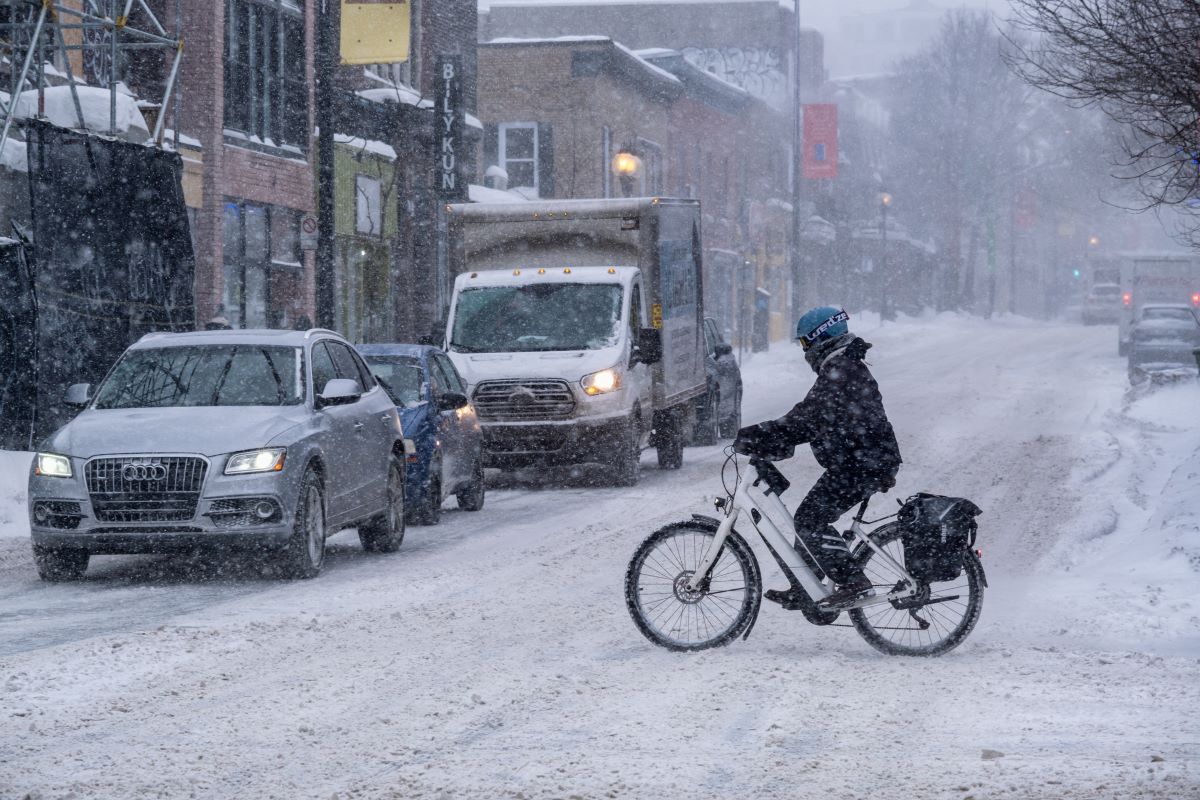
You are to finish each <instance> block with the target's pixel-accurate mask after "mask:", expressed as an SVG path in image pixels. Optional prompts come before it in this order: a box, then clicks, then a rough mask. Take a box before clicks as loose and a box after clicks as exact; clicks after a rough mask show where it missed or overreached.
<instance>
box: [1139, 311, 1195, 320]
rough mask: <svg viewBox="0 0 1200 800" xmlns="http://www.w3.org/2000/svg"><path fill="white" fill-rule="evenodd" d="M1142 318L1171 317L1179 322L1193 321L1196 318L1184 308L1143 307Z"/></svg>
mask: <svg viewBox="0 0 1200 800" xmlns="http://www.w3.org/2000/svg"><path fill="white" fill-rule="evenodd" d="M1142 319H1173V320H1179V321H1181V322H1195V321H1196V318H1195V317H1193V316H1192V312H1191V311H1188V310H1187V309H1186V308H1143V309H1142Z"/></svg>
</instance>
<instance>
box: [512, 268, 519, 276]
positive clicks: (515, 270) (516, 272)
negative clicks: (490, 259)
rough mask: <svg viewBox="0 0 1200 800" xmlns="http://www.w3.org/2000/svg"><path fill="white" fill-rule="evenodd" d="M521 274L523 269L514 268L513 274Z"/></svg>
mask: <svg viewBox="0 0 1200 800" xmlns="http://www.w3.org/2000/svg"><path fill="white" fill-rule="evenodd" d="M520 274H521V270H519V269H514V270H513V275H520Z"/></svg>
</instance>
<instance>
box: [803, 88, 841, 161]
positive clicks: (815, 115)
mask: <svg viewBox="0 0 1200 800" xmlns="http://www.w3.org/2000/svg"><path fill="white" fill-rule="evenodd" d="M837 161H838V115H837V106H835V105H833V104H832V103H807V104H805V106H804V171H803V172H802V173H801V174H803V175H804V177H805V178H808V179H813V180H819V179H822V178H836V177H837Z"/></svg>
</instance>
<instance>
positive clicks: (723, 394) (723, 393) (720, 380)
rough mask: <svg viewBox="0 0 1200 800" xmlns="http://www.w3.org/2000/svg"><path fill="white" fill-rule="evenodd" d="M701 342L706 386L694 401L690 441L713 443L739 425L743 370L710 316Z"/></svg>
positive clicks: (706, 320) (707, 318)
mask: <svg viewBox="0 0 1200 800" xmlns="http://www.w3.org/2000/svg"><path fill="white" fill-rule="evenodd" d="M704 343H705V356H704V371H705V373H706V375H705V377H706V378H707V385H708V390H707V391H706V392H705V393H704V394H703V395H701V396H700V398H699V400H698V401H697V405H696V427H695V428H694V429H693V431H692V444H697V445H714V444H716V443H717V442H718V441H719V440H720V439H731V438H733V436H734V435H736V434H737V430H738V428H740V427H741V426H742V370H741V368H740V367H739V366H738V362H737V359H736V358H734V356H733V347H732V346H730V345H729V344H727V343H726V342H725V340H724V339H722V338H721V333H720V331H719V330H718V329H717V322H716V320H714V319H712V318H711V317H705V319H704Z"/></svg>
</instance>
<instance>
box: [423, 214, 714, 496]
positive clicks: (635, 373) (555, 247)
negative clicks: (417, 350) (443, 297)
mask: <svg viewBox="0 0 1200 800" xmlns="http://www.w3.org/2000/svg"><path fill="white" fill-rule="evenodd" d="M447 217H448V225H447V227H446V231H447V241H446V247H447V251H446V252H447V261H448V263H449V265H450V268H451V274H453V275H455V276H456V277H455V279H454V288H453V292H452V293H451V296H450V301H449V309H448V313H447V322H446V332H445V340H444V346H445V348H446V350H447V352H449V354H450V358H451V359H452V360H453V361H454V365H455V366H456V367H457V368H458V370H459V372H461V373H462V376H463V378H464V379H465V380H466V381H467V383H468V392H469V395H470V397H471V400H472V402H473V403H474V405H475V410H476V412H477V413H478V415H479V420H480V423H481V425H482V426H483V432H484V458H485V463H486V464H487V465H488V466H492V467H500V468H520V467H525V466H531V465H542V464H577V463H600V464H604V465H607V466H608V467H609V468H610V470H611V472H610V475H611V478H612V481H613V482H615V483H617V484H619V485H632V484H634V483H636V482H637V480H638V471H639V468H638V462H639V458H640V453H641V451H642V449H643V448H645V447H655V448H657V451H658V463H659V466H660V467H662V468H665V469H678V468H679V467H680V466H681V465H682V462H683V444H684V438H685V431H690V430H691V429H692V426H693V424H694V421H695V420H694V415H695V411H694V409H695V402H694V401H695V399H696V398H697V397H698V396H699V395H701V394H703V393H704V391H705V371H704V355H705V345H704V329H703V319H704V310H703V308H702V301H701V297H702V296H703V295H702V286H701V274H702V273H701V253H702V252H703V249H702V244H701V242H702V240H701V236H700V206H699V203H697V202H696V201H694V200H675V199H667V198H637V199H622V200H557V201H534V202H530V203H469V204H459V205H451V206H448V208H447Z"/></svg>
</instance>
